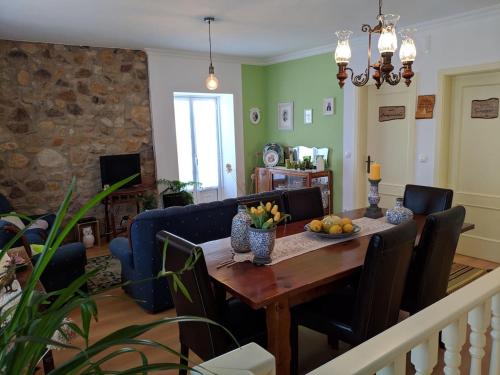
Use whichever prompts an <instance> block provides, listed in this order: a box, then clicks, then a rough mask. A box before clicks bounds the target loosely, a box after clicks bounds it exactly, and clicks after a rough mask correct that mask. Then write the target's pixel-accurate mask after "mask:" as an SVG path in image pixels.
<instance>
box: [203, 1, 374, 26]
mask: <svg viewBox="0 0 500 375" xmlns="http://www.w3.org/2000/svg"><path fill="white" fill-rule="evenodd" d="M378 15H379V16H381V15H382V0H378ZM208 25H209V26H210V24H208Z"/></svg>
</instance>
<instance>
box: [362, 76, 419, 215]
mask: <svg viewBox="0 0 500 375" xmlns="http://www.w3.org/2000/svg"><path fill="white" fill-rule="evenodd" d="M417 78H418V74H415V77H414V79H413V80H412V86H413V87H412V90H413V94H414V97H415V100H414V101H413V102H411V103H409V108H407V109H406V115H407V116H408V121H409V132H408V133H409V134H408V137H409V139H408V144H409V146H410V147H408V150H407V167H408V169H409V172H408V175H409V176H410V181H408V183H412V182H413V181H414V180H415V162H416V154H415V153H416V148H415V147H416V142H415V141H416V139H415V138H416V120H415V115H414V113H415V107H416V100H417V88H416V84H417V82H418V81H417ZM401 84H402V83H401ZM370 86H374V85H366V86H363V87H359V88H357V89H356V94H355V96H356V100H355V102H356V109H355V110H356V114H357V116H356V119H357V121H356V122H357V124H356V130H357V131H356V138H355V142H356V145H355V150H356V152H355V153H354V154H355V155H354V158H353V159H354V163H355V164H354V182H355V185H354V189H355V194H354V204H355V207H356V208H359V207H364V206H366V205H367V204H368V201H367V199H368V198H367V196H366V190H365V186H366V183H367V182H366V178H367V177H366V172H365V170H366V168H360V167H359V166H360V163H361V162H364V160H365V157H366V155H365V154H366V146H367V135H368V117H367V116H368V115H367V107H368V88H369V87H370Z"/></svg>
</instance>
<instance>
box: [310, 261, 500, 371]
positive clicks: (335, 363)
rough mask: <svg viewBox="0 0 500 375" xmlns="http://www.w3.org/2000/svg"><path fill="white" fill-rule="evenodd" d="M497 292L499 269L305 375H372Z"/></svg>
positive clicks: (499, 281)
mask: <svg viewBox="0 0 500 375" xmlns="http://www.w3.org/2000/svg"><path fill="white" fill-rule="evenodd" d="M497 293H500V268H497V269H496V270H494V271H492V272H489V273H488V274H486V275H484V276H482V277H480V278H479V279H478V280H475V281H473V282H472V283H470V284H469V285H466V286H465V287H463V288H461V289H460V290H458V291H456V292H454V293H452V294H451V295H449V296H447V297H445V298H443V299H442V300H440V301H438V302H436V303H434V304H433V305H431V306H429V307H427V308H426V309H424V310H422V311H420V312H419V313H417V314H415V315H413V316H411V317H409V318H407V319H405V320H403V321H402V322H400V323H398V324H397V325H395V326H393V327H391V328H389V329H388V330H386V331H384V332H382V333H381V334H379V335H377V336H375V337H373V338H371V339H370V340H368V341H366V342H364V343H363V344H361V345H359V346H357V347H356V348H354V349H352V350H349V351H348V352H346V353H345V354H343V355H341V356H339V357H337V358H335V359H333V360H332V361H330V362H328V363H326V364H324V365H323V366H321V367H319V368H317V369H315V370H313V371H312V372H310V373H309V374H308V375H330V374H335V375H343V374H373V373H375V372H377V371H379V370H381V369H382V368H384V367H385V366H387V365H389V364H390V363H392V362H394V361H396V360H397V358H398V357H400V356H401V354H404V353H408V352H409V351H411V350H412V349H414V348H415V347H416V346H418V345H419V344H421V343H422V342H424V341H426V340H428V339H429V337H431V336H432V335H433V334H435V333H437V332H439V331H441V330H442V329H444V328H445V327H447V326H448V325H449V324H451V323H453V322H454V321H456V320H457V319H459V318H460V317H462V316H463V315H464V314H467V313H468V312H469V311H471V310H472V309H474V308H475V307H476V306H478V305H479V304H481V303H483V302H485V301H486V300H488V299H490V298H491V297H493V296H494V295H495V294H497Z"/></svg>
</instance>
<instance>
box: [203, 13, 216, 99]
mask: <svg viewBox="0 0 500 375" xmlns="http://www.w3.org/2000/svg"><path fill="white" fill-rule="evenodd" d="M203 21H205V22H206V23H208V46H209V49H210V66H209V67H208V77H207V79H206V80H205V85H206V86H207V89H209V90H210V91H213V90H216V89H217V87H219V79H218V78H217V77H216V76H215V70H214V66H213V64H212V30H211V24H212V22H214V21H215V18H214V17H205V18H203Z"/></svg>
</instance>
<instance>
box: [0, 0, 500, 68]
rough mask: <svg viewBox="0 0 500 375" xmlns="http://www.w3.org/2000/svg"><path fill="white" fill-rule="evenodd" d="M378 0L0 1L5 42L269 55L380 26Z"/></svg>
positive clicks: (418, 11) (466, 1) (421, 6)
mask: <svg viewBox="0 0 500 375" xmlns="http://www.w3.org/2000/svg"><path fill="white" fill-rule="evenodd" d="M498 3H499V0H474V1H471V0H418V1H416V0H386V1H385V2H384V6H383V11H384V13H396V14H400V15H401V20H400V24H401V25H413V24H417V23H420V22H424V21H428V20H431V19H436V18H441V17H446V16H452V15H455V14H460V13H464V12H468V11H471V10H474V9H478V8H483V7H487V6H491V5H494V4H498ZM377 12H378V3H377V0H343V1H340V0H177V1H175V0H0V39H14V40H28V41H44V42H53V43H65V44H75V45H91V46H104V47H125V48H137V49H144V48H169V49H182V50H190V51H207V49H208V42H207V33H208V29H207V25H206V24H204V23H203V22H202V18H203V17H204V16H207V15H213V16H215V17H216V18H217V21H216V22H215V24H213V28H212V31H213V34H212V35H213V48H214V52H216V53H219V54H229V55H237V56H247V57H255V58H270V57H275V56H279V55H283V54H286V53H290V52H293V51H299V50H305V49H310V48H314V47H317V46H322V45H326V44H330V43H333V42H335V41H336V38H335V35H334V32H335V31H336V30H338V29H343V28H348V29H351V30H353V31H356V32H357V33H358V34H360V33H361V32H360V31H359V28H360V27H361V24H362V23H370V24H372V25H373V24H375V23H376V21H375V17H376V14H377Z"/></svg>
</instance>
